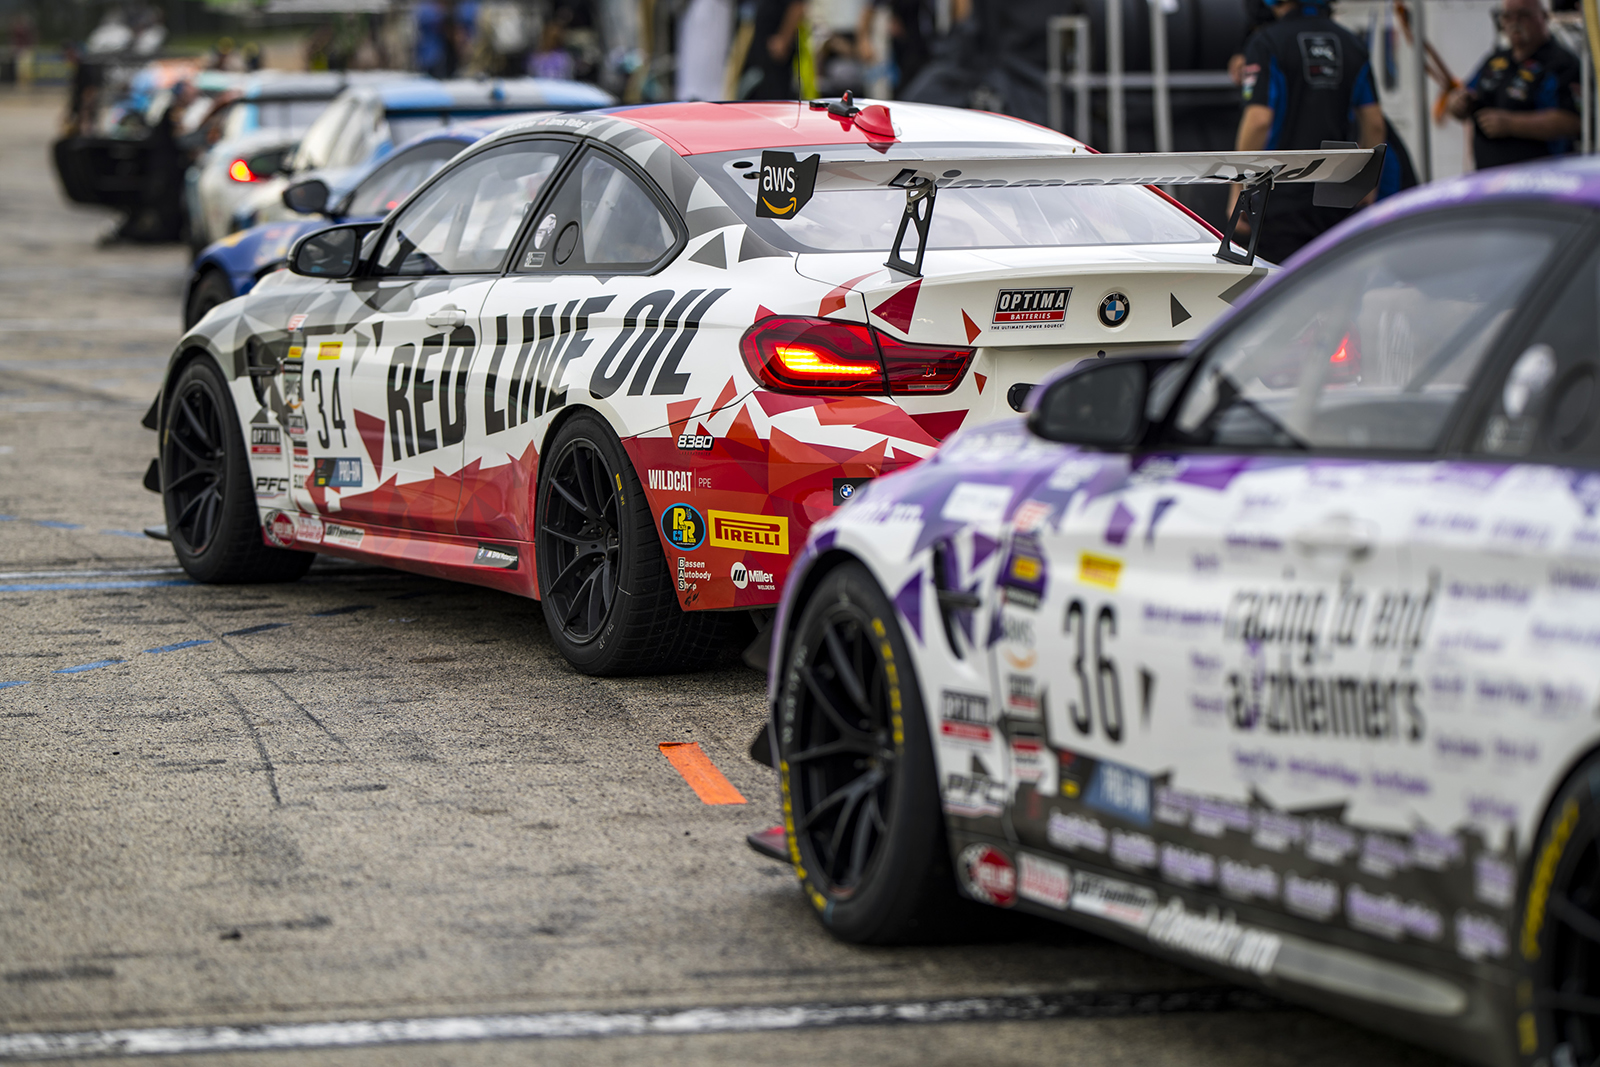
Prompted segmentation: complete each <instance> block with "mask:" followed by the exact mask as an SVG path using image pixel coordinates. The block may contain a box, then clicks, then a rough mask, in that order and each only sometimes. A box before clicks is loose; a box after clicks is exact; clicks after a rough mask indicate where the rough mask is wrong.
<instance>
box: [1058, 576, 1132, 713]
mask: <svg viewBox="0 0 1600 1067" xmlns="http://www.w3.org/2000/svg"><path fill="white" fill-rule="evenodd" d="M1063 630H1064V632H1065V634H1066V636H1067V639H1068V640H1069V641H1070V642H1071V643H1072V649H1073V659H1072V671H1073V674H1074V675H1076V678H1077V684H1076V685H1075V686H1071V685H1069V686H1068V691H1067V695H1066V697H1065V699H1064V700H1063V701H1062V703H1063V704H1064V705H1065V710H1066V713H1067V718H1068V719H1070V720H1071V722H1072V725H1073V727H1074V729H1076V731H1077V733H1078V735H1079V736H1080V737H1088V736H1090V735H1091V734H1093V733H1094V729H1095V720H1096V718H1098V719H1099V722H1100V731H1101V733H1102V734H1104V735H1105V738H1106V740H1107V741H1110V742H1111V743H1112V744H1120V743H1121V742H1122V732H1123V731H1122V727H1123V715H1122V682H1121V680H1120V679H1119V678H1118V676H1117V662H1116V660H1115V659H1113V658H1112V657H1111V655H1110V645H1111V644H1112V642H1113V641H1114V640H1115V638H1116V636H1117V611H1116V609H1115V608H1114V607H1112V606H1111V605H1110V604H1102V605H1100V608H1099V610H1098V611H1096V610H1094V608H1093V607H1092V606H1090V607H1085V606H1084V602H1083V601H1081V600H1074V601H1072V603H1070V604H1068V605H1067V613H1066V618H1065V620H1064V622H1063ZM1091 630H1092V631H1093V634H1092V638H1093V647H1092V651H1093V657H1092V658H1091V657H1090V651H1091V647H1090V640H1091ZM1050 725H1051V733H1052V734H1055V735H1057V736H1058V737H1059V739H1060V740H1063V741H1064V740H1065V737H1064V736H1060V735H1064V734H1065V733H1066V730H1065V723H1059V724H1058V723H1055V722H1052V723H1051V724H1050Z"/></svg>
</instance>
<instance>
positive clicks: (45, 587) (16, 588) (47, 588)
mask: <svg viewBox="0 0 1600 1067" xmlns="http://www.w3.org/2000/svg"><path fill="white" fill-rule="evenodd" d="M193 584H194V583H193V582H191V581H189V580H188V579H187V578H176V579H173V580H171V581H164V582H38V583H29V584H18V585H0V593H46V592H53V591H54V590H57V589H155V588H157V587H158V586H163V585H193Z"/></svg>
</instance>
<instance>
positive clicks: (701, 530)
mask: <svg viewBox="0 0 1600 1067" xmlns="http://www.w3.org/2000/svg"><path fill="white" fill-rule="evenodd" d="M661 536H662V537H665V538H666V539H667V544H669V545H671V546H672V547H673V548H675V549H677V550H678V551H680V552H692V551H694V550H695V549H697V548H699V547H700V545H701V543H702V542H704V541H705V539H706V521H705V520H704V519H702V518H701V517H700V513H699V512H698V511H696V510H695V509H694V505H692V504H674V505H672V506H671V507H670V508H668V509H667V510H665V511H663V512H662V513H661Z"/></svg>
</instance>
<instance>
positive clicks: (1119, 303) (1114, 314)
mask: <svg viewBox="0 0 1600 1067" xmlns="http://www.w3.org/2000/svg"><path fill="white" fill-rule="evenodd" d="M1127 321H1128V297H1127V295H1126V294H1124V293H1112V294H1111V295H1109V296H1107V297H1106V298H1105V299H1104V300H1102V301H1100V325H1102V326H1104V327H1106V328H1107V329H1111V330H1114V329H1116V328H1117V327H1118V326H1121V325H1122V324H1123V323H1125V322H1127Z"/></svg>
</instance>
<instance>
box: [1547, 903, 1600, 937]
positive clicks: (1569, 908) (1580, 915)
mask: <svg viewBox="0 0 1600 1067" xmlns="http://www.w3.org/2000/svg"><path fill="white" fill-rule="evenodd" d="M1550 910H1551V912H1553V913H1554V914H1555V917H1556V918H1557V919H1560V920H1561V922H1562V923H1563V924H1564V925H1565V926H1566V927H1567V928H1568V929H1570V930H1571V931H1572V932H1573V933H1575V934H1577V935H1579V936H1580V937H1583V938H1584V939H1586V940H1589V941H1593V942H1595V943H1596V944H1600V919H1596V918H1595V917H1594V916H1593V915H1590V914H1589V913H1588V912H1586V911H1584V910H1583V909H1582V908H1580V907H1578V906H1577V905H1576V904H1574V903H1573V902H1572V901H1570V900H1568V899H1567V898H1566V897H1564V896H1562V895H1561V894H1559V893H1552V894H1551V895H1550Z"/></svg>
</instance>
